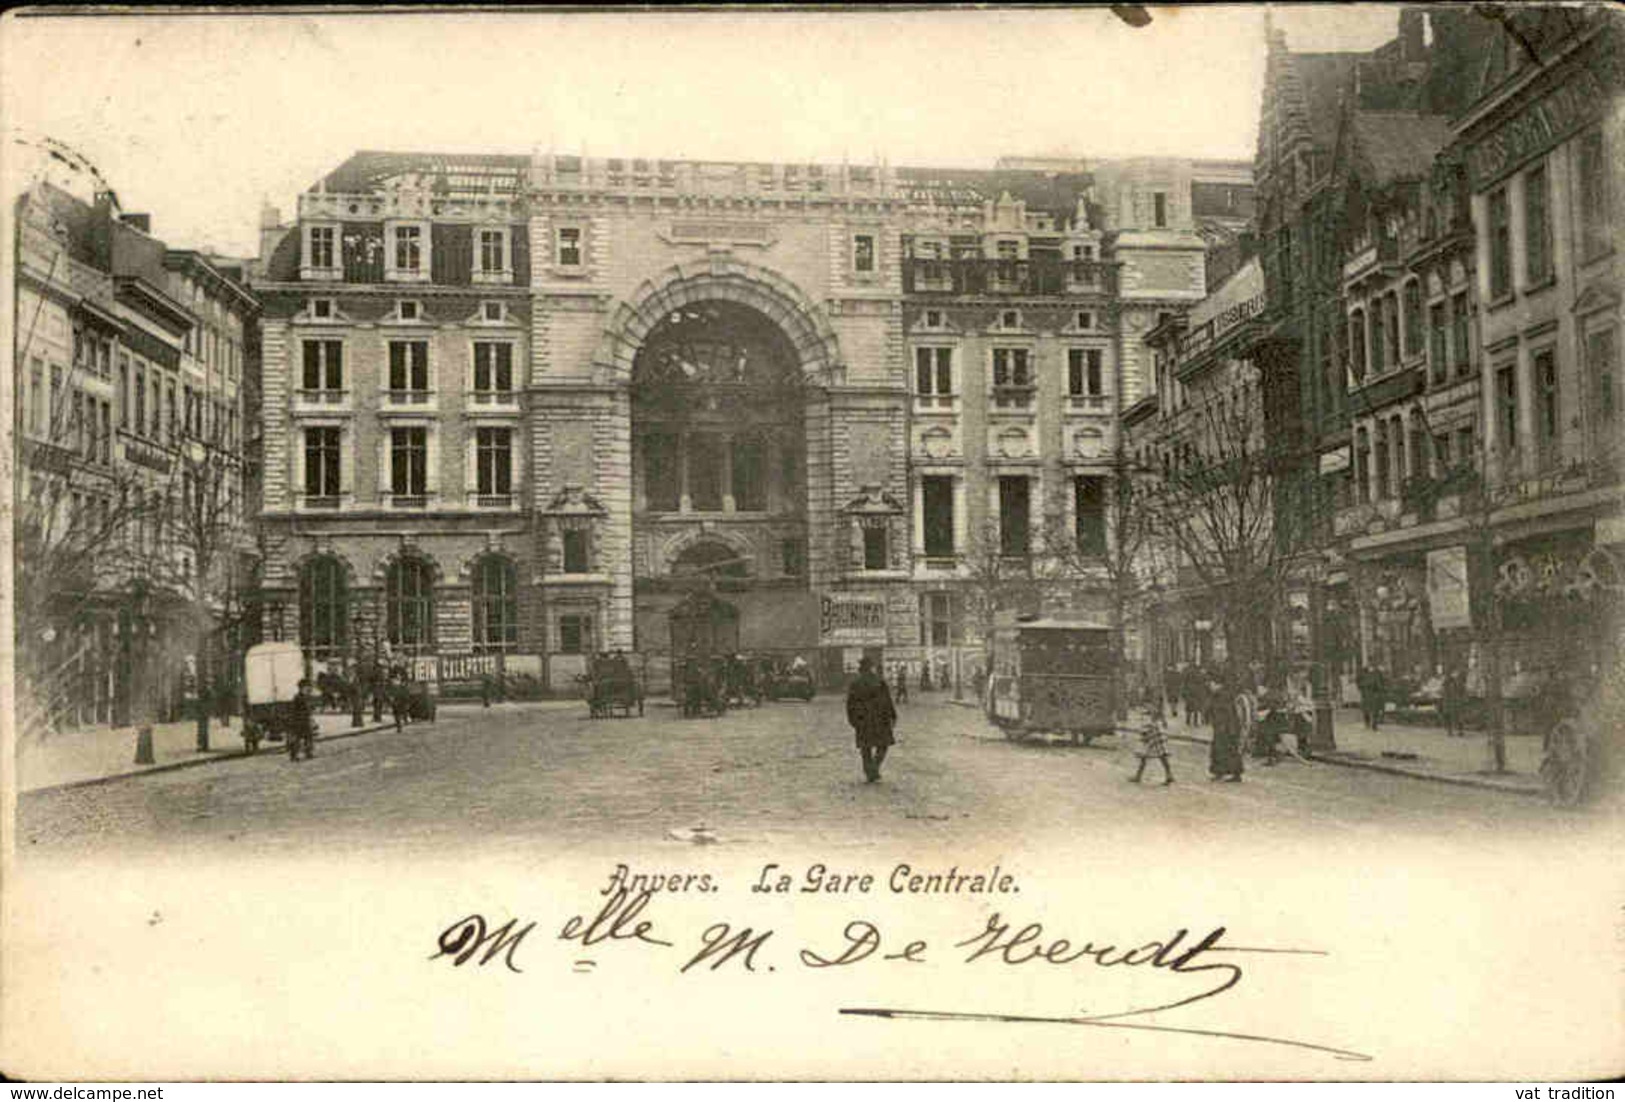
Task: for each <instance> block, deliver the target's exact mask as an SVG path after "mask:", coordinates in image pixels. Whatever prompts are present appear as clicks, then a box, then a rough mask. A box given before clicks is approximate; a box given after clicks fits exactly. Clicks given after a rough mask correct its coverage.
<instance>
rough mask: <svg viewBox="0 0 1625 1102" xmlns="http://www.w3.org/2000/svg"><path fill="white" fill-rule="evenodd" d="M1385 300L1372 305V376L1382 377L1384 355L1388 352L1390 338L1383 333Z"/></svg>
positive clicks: (1379, 300) (1378, 300)
mask: <svg viewBox="0 0 1625 1102" xmlns="http://www.w3.org/2000/svg"><path fill="white" fill-rule="evenodd" d="M1382 315H1383V300H1382V299H1377V300H1376V301H1375V302H1373V303H1372V304H1371V374H1373V375H1381V374H1382V373H1383V370H1384V366H1385V365H1384V359H1383V357H1384V355H1385V354H1386V353H1387V351H1388V336H1387V334H1386V333H1384V332H1383V317H1382Z"/></svg>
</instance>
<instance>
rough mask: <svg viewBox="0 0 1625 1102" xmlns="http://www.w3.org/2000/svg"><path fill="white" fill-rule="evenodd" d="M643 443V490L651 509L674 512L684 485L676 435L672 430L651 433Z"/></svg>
mask: <svg viewBox="0 0 1625 1102" xmlns="http://www.w3.org/2000/svg"><path fill="white" fill-rule="evenodd" d="M643 443H644V447H643V492H644V496H645V497H646V498H647V500H648V503H649V509H650V510H651V511H653V512H656V513H675V512H676V511H677V509H678V505H679V502H678V493H679V491H680V485H681V484H680V482H679V480H678V466H677V463H678V459H677V438H676V437H675V436H672V435H670V434H669V433H663V432H662V433H652V434H650V435H649V436H647V437H645V438H644V442H643Z"/></svg>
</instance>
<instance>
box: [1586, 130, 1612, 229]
mask: <svg viewBox="0 0 1625 1102" xmlns="http://www.w3.org/2000/svg"><path fill="white" fill-rule="evenodd" d="M1579 157H1580V166H1579V175H1580V256H1581V258H1582V259H1584V260H1592V259H1594V258H1596V257H1599V256H1601V255H1602V254H1603V253H1606V252H1607V251H1608V250H1609V249H1611V248H1613V244H1614V242H1613V233H1614V227H1613V225H1612V222H1611V217H1610V214H1609V210H1610V206H1611V204H1610V203H1609V198H1610V197H1609V194H1608V169H1609V166H1608V159H1607V157H1606V156H1604V151H1603V143H1602V131H1600V130H1593V131H1591V132H1589V133H1587V134H1585V135H1583V136H1582V137H1581V138H1580V150H1579Z"/></svg>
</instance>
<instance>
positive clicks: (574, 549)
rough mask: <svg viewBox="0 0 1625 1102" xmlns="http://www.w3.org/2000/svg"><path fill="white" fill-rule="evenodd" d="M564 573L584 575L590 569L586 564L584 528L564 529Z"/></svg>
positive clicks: (585, 532)
mask: <svg viewBox="0 0 1625 1102" xmlns="http://www.w3.org/2000/svg"><path fill="white" fill-rule="evenodd" d="M561 542H562V543H563V545H564V572H565V573H566V574H585V573H587V572H588V570H589V569H590V567H589V565H588V563H587V530H586V529H585V528H566V529H565V530H564V538H563V540H562V541H561Z"/></svg>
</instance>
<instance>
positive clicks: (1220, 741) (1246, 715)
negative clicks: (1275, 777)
mask: <svg viewBox="0 0 1625 1102" xmlns="http://www.w3.org/2000/svg"><path fill="white" fill-rule="evenodd" d="M1167 686H1168V693H1167V696H1166V697H1164V696H1163V695H1162V694H1161V693H1158V692H1151V691H1148V692H1147V694H1146V713H1147V716H1148V717H1149V722H1148V723H1147V725H1146V727H1145V728H1144V729H1143V734H1142V736H1141V745H1140V751H1139V756H1140V768H1139V769H1138V771H1136V772H1135V774H1134V776H1133V777H1132V778H1131V779H1132V780H1133V781H1135V782H1138V781H1140V779H1141V778H1142V777H1143V776H1144V774H1145V768H1146V762H1148V761H1149V760H1150V759H1151V758H1158V759H1159V760H1161V762H1162V766H1163V783H1164V784H1172V783H1173V771H1172V770H1171V769H1170V767H1169V764H1168V749H1167V732H1166V722H1167V720H1166V714H1167V710H1168V709H1169V708H1172V709H1173V712H1174V714H1175V715H1178V714H1179V712H1180V710H1181V709H1183V711H1184V717H1185V723H1186V724H1187V725H1189V726H1191V727H1200V726H1207V727H1210V728H1211V729H1212V731H1213V739H1212V742H1211V743H1210V744H1209V749H1208V778H1209V779H1210V780H1213V781H1226V782H1230V783H1239V782H1240V781H1241V778H1242V776H1243V774H1244V773H1245V772H1246V757H1247V754H1248V752H1249V750H1250V751H1251V752H1252V753H1253V755H1254V756H1256V757H1260V758H1262V759H1263V760H1264V764H1265V765H1274V764H1275V763H1276V762H1277V761H1278V760H1279V759H1280V757H1281V755H1282V754H1283V753H1286V754H1290V755H1292V756H1294V757H1298V758H1299V759H1300V760H1302V759H1303V756H1304V754H1305V753H1306V752H1307V750H1308V741H1309V733H1310V731H1311V730H1312V728H1313V722H1314V707H1313V704H1312V703H1311V702H1310V699H1309V696H1308V692H1307V687H1306V686H1303V685H1299V686H1298V687H1297V691H1296V692H1294V691H1293V687H1292V686H1291V684H1290V683H1289V681H1288V678H1287V676H1286V672H1285V671H1284V670H1279V669H1278V670H1276V671H1274V673H1273V675H1272V676H1265V675H1264V674H1263V672H1262V670H1261V669H1259V668H1256V667H1255V668H1244V667H1242V666H1240V665H1239V664H1236V663H1230V664H1227V665H1225V666H1222V667H1208V666H1183V665H1182V666H1179V667H1177V668H1175V669H1174V670H1173V671H1172V672H1171V673H1170V675H1169V677H1168V681H1167ZM1288 735H1291V736H1293V744H1292V745H1288V744H1287V743H1286V736H1288Z"/></svg>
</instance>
